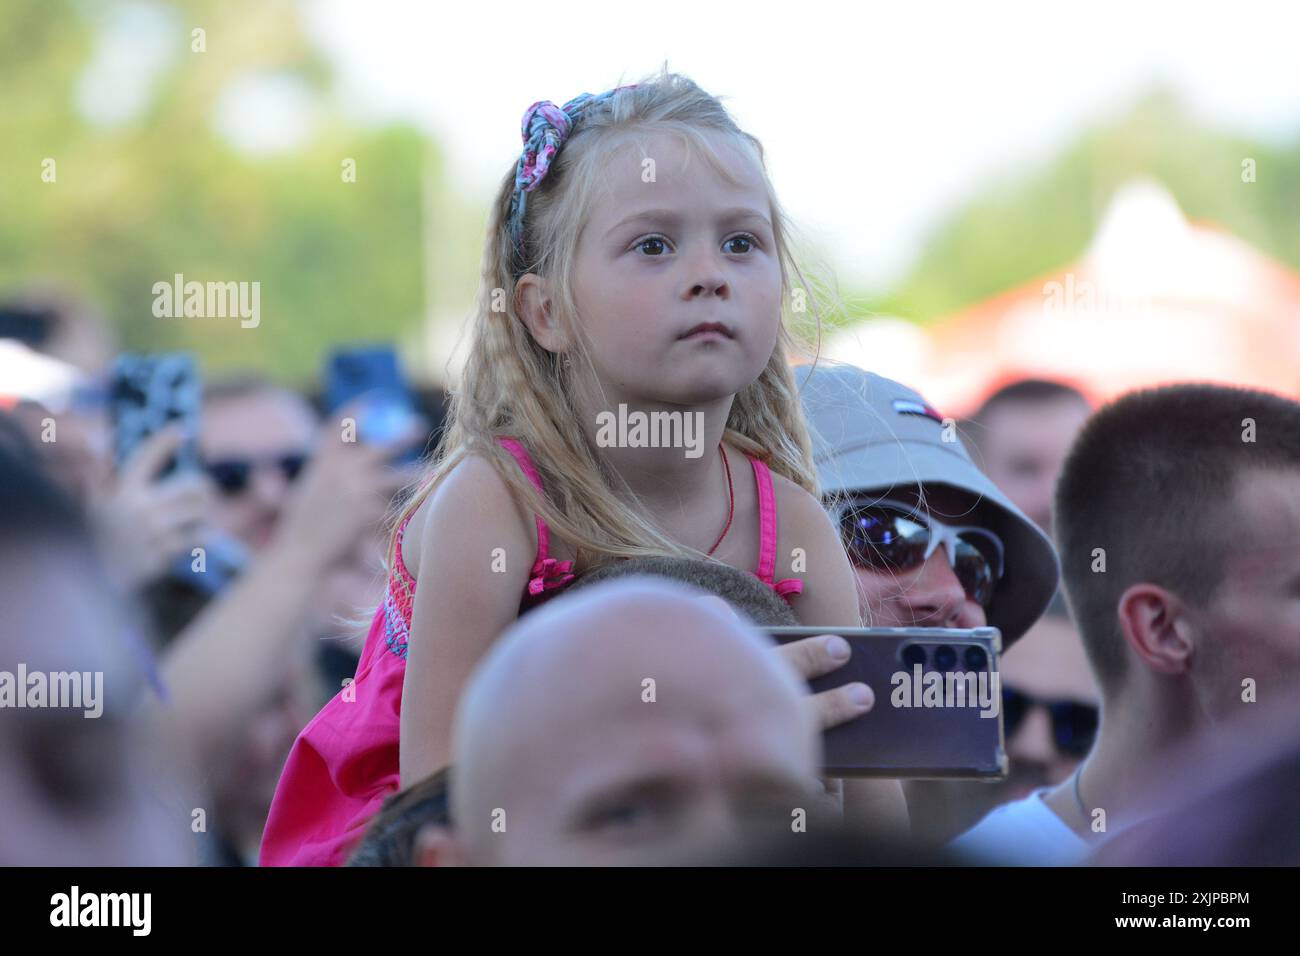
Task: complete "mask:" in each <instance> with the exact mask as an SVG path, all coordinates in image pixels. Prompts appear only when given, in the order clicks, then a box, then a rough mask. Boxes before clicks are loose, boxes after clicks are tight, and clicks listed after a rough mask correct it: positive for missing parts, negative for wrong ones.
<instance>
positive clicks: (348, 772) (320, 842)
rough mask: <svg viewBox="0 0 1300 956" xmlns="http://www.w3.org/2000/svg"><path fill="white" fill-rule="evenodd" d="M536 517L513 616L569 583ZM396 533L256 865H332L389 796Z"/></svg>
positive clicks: (524, 457)
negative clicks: (376, 597) (361, 628)
mask: <svg viewBox="0 0 1300 956" xmlns="http://www.w3.org/2000/svg"><path fill="white" fill-rule="evenodd" d="M498 441H499V442H500V443H501V444H502V446H503V447H505V448H506V449H507V450H509V451H510V452H511V454H513V455H514V457H515V459H516V460H517V461H518V462H519V465H520V467H521V468H522V469H523V470H524V472H525V474H527V475H528V478H529V479H530V480H531V481H532V482H533V484H534V485H536V486H537V488H538V489H539V490H543V491H544V489H543V488H542V480H541V476H540V475H539V474H538V472H537V469H536V467H535V466H534V465H533V462H532V459H531V458H529V457H528V453H527V451H525V450H524V447H523V445H521V444H520V443H519V442H518V441H516V440H515V439H513V438H500V439H498ZM750 461H751V462H752V464H753V466H754V481H755V483H756V485H757V488H758V506H759V527H760V539H759V540H760V545H759V562H758V568H757V570H755V571H754V572H752V573H753V574H754V575H755V576H756V577H757V578H758V579H759V580H761V581H762V582H763V583H764V584H766V585H768V587H770V588H772V589H773V590H774V591H776V593H777V594H779V595H781V597H783V598H784V599H785V600H786V601H787V602H789V601H790V599H791V598H792V597H793V596H794V595H796V594H798V593H799V592H800V591H801V590H803V582H802V581H801V580H799V579H798V578H788V579H786V580H784V581H776V582H774V581H773V580H772V576H773V573H774V571H775V568H776V536H777V513H776V495H775V493H774V490H773V487H772V474H771V471H770V469H768V467H767V465H765V464H764V463H763V462H761V461H759V460H758V459H756V458H753V457H750ZM535 517H536V516H535ZM408 520H409V519H408ZM536 521H537V557H536V560H535V561H534V562H533V567H532V570H531V575H530V578H529V581H528V587H527V589H526V591H525V593H524V594H523V596H522V598H521V600H520V612H521V613H522V612H524V611H526V610H528V609H530V608H532V607H533V606H535V605H537V604H540V603H542V602H544V601H546V600H549V599H550V598H551V597H554V596H555V594H557V593H559V592H560V591H561V590H562V589H563V588H564V587H565V585H567V584H568V583H569V582H570V581H571V580H573V573H572V572H573V562H572V561H562V562H560V561H556V560H555V559H554V558H552V557H550V556H549V553H548V552H549V549H550V534H549V531H548V529H547V527H546V523H545V522H543V521H542V519H541V518H540V517H536ZM405 531H406V522H403V523H402V525H401V526H400V527H399V528H398V529H397V534H396V539H397V548H396V553H395V558H394V561H393V565H394V566H393V568H392V569H391V571H390V573H389V577H388V588H387V590H386V592H385V594H384V600H383V603H382V604H380V606H379V607H378V608H377V609H376V610H375V617H374V620H373V621H372V622H371V624H370V630H369V632H368V633H367V634H366V643H365V646H364V648H363V649H362V652H361V660H360V661H359V662H358V664H357V671H356V676H355V677H354V678H353V681H352V683H351V684H349V685H348V686H347V687H344V688H343V689H342V690H340V691H339V693H338V694H337V695H335V697H334V698H333V699H332V700H331V701H330V702H329V703H327V704H326V705H325V706H324V707H323V708H322V709H321V711H320V713H319V714H317V715H316V716H315V717H314V718H313V719H312V721H311V722H310V723H309V724H307V726H306V727H305V728H303V730H302V732H301V733H299V734H298V738H297V739H296V740H295V741H294V744H293V748H292V749H291V750H290V752H289V757H288V759H287V760H286V761H285V765H284V770H283V771H282V772H281V774H280V782H279V784H278V785H277V786H276V790H275V797H274V799H273V800H272V801H271V810H270V814H269V815H268V817H267V821H266V828H265V830H264V831H263V834H262V847H261V853H260V857H259V863H260V865H262V866H341V865H342V864H343V863H345V862H346V860H347V858H348V856H349V855H350V854H351V852H352V850H353V849H354V848H355V846H356V844H357V843H358V842H359V841H360V840H361V838H362V836H364V834H365V830H366V827H367V826H368V825H369V823H370V821H371V819H372V818H373V817H374V815H375V814H376V813H378V812H379V809H380V807H381V806H382V805H383V803H384V801H385V800H386V799H387V798H388V797H390V796H392V795H393V794H394V793H396V792H397V790H398V784H399V773H398V750H397V748H398V739H399V735H400V717H401V703H402V679H403V677H404V675H405V673H406V649H407V639H408V638H409V636H410V631H411V609H412V605H413V603H414V601H415V579H414V578H412V577H411V574H410V572H409V571H408V570H407V568H406V565H405V564H404V563H403V562H402V535H403V533H404V532H405Z"/></svg>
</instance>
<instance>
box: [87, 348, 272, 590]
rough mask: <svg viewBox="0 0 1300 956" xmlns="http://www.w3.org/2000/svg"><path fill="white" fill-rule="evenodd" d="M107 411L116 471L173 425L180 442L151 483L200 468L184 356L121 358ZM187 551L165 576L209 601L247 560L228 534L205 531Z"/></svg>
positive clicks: (188, 363) (195, 406)
mask: <svg viewBox="0 0 1300 956" xmlns="http://www.w3.org/2000/svg"><path fill="white" fill-rule="evenodd" d="M107 401H108V409H109V416H110V418H111V420H112V424H113V459H114V462H115V463H116V465H117V467H118V468H121V467H122V465H123V464H124V463H125V462H126V461H127V460H128V459H130V457H131V456H132V455H134V454H135V452H136V450H137V449H138V448H139V447H140V445H141V444H142V443H143V442H144V441H146V440H147V439H148V438H149V437H150V436H152V435H154V434H156V433H157V432H158V431H159V430H161V429H162V428H163V427H164V426H165V425H168V424H170V423H171V422H179V423H180V426H181V433H182V436H183V437H182V440H181V444H180V447H178V448H177V450H176V453H175V454H174V455H172V457H171V458H170V459H169V460H168V461H167V462H166V463H165V464H164V465H163V467H162V469H161V470H160V471H159V472H158V474H157V476H156V480H162V479H164V478H167V477H168V476H170V475H174V474H176V473H178V472H181V471H191V470H192V471H198V470H200V469H201V468H202V467H203V460H202V456H201V454H200V452H199V413H200V409H201V408H202V404H203V386H202V379H201V377H200V375H199V369H198V365H197V363H196V362H195V360H194V356H193V355H191V354H189V353H187V352H164V353H161V354H158V355H138V354H132V353H124V354H122V355H119V356H118V358H117V361H116V362H114V364H113V370H112V373H111V375H110V379H109V384H108V396H107ZM194 546H195V547H199V548H201V549H202V552H203V560H202V561H201V562H199V561H197V560H196V559H195V555H194V552H193V550H192V549H186V550H185V551H183V552H181V553H180V554H178V555H177V556H176V558H175V560H174V561H173V563H172V566H171V567H170V568H169V569H168V572H167V577H168V578H169V579H170V580H172V581H176V582H180V583H181V584H183V585H185V586H187V587H189V588H192V589H194V590H196V591H198V592H199V593H200V594H203V595H206V596H209V597H210V596H212V595H214V594H217V593H219V592H220V591H221V590H222V589H224V588H225V587H226V586H227V585H228V584H229V583H230V582H231V581H233V580H234V579H235V577H237V576H238V574H239V572H240V571H241V570H242V569H243V567H244V565H245V564H246V563H247V561H248V555H247V553H246V551H245V549H244V547H243V546H242V545H241V544H240V543H239V542H238V541H236V540H235V539H234V538H232V537H230V536H229V535H226V534H222V533H221V532H218V531H216V530H214V529H207V530H205V531H204V533H203V537H202V539H201V540H197V541H195V542H194Z"/></svg>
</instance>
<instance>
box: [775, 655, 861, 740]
mask: <svg viewBox="0 0 1300 956" xmlns="http://www.w3.org/2000/svg"><path fill="white" fill-rule="evenodd" d="M776 652H777V653H778V654H780V655H781V656H782V657H784V658H785V659H786V661H787V662H788V663H789V664H790V666H791V667H793V668H794V669H795V671H796V672H797V673H798V674H799V676H800V677H802V678H803V679H804V680H811V679H812V678H814V677H822V676H823V675H825V674H829V673H831V672H832V671H834V670H837V669H838V668H840V667H842V666H843V665H845V664H847V663H848V660H849V657H850V655H851V654H852V649H851V648H850V647H849V642H848V641H846V640H845V639H844V638H842V637H840V636H839V635H838V634H819V635H817V636H816V637H805V638H801V639H800V640H797V641H791V642H790V643H789V644H782V645H781V646H780V647H778V648H777V649H776ZM809 702H810V705H811V706H812V707H813V708H814V709H815V710H816V712H817V722H818V723H819V724H820V725H821V728H822V729H823V730H826V729H827V728H830V727H835V726H837V725H839V724H842V723H845V722H846V721H850V720H852V719H853V718H854V717H860V716H862V715H863V714H865V713H866V712H867V711H869V710H870V709H871V708H872V706H873V705H874V704H875V702H876V695H875V694H874V693H873V692H872V690H871V688H870V687H868V686H867V685H866V684H863V683H862V682H860V681H855V682H853V683H850V684H842V685H841V686H839V687H833V688H831V689H830V690H824V691H822V692H821V693H820V694H813V695H812V696H811V697H809Z"/></svg>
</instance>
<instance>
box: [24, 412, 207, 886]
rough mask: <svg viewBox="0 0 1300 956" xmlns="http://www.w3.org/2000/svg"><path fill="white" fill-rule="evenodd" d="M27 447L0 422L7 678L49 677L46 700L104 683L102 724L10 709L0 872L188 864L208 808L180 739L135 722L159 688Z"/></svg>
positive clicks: (71, 510)
mask: <svg viewBox="0 0 1300 956" xmlns="http://www.w3.org/2000/svg"><path fill="white" fill-rule="evenodd" d="M22 441H23V439H22V437H21V435H20V434H19V433H18V432H17V430H16V429H15V428H13V426H12V423H11V422H7V421H3V420H0V607H3V608H4V613H3V615H0V672H3V673H4V677H2V678H0V680H4V681H6V682H13V681H16V680H17V675H18V674H19V673H20V668H22V669H24V670H25V671H26V672H27V674H28V675H31V674H33V673H37V672H39V673H41V674H44V675H50V676H49V677H48V678H47V680H48V681H49V687H50V689H51V692H52V689H53V676H52V675H54V674H57V673H59V672H63V673H72V672H76V673H78V674H81V675H82V678H83V680H85V681H86V684H85V691H83V695H84V694H85V693H88V692H89V691H90V683H91V681H90V678H91V676H92V675H97V681H96V682H97V683H98V691H97V693H98V695H99V699H98V700H97V701H96V704H95V708H94V709H95V710H98V711H99V713H98V715H97V716H90V713H91V711H90V710H88V709H87V708H78V707H68V706H62V707H60V706H52V705H53V704H54V703H55V701H54V700H53V699H52V698H49V697H47V698H46V700H45V704H46V706H39V707H31V706H26V707H22V708H19V707H16V706H15V700H13V699H8V700H6V701H5V706H4V707H3V709H0V808H3V809H2V810H0V865H4V866H127V865H134V866H141V865H144V866H152V865H171V866H176V865H183V864H185V863H187V862H191V861H192V860H193V854H192V853H191V852H190V848H189V839H190V832H191V831H190V826H191V808H192V807H194V806H196V805H200V806H201V805H203V804H204V803H206V801H205V800H203V798H202V797H201V796H199V795H198V794H197V791H195V790H194V789H193V781H192V780H190V779H188V778H186V777H185V775H184V773H183V770H182V767H183V763H182V762H178V761H176V760H174V759H169V757H168V755H171V756H173V757H174V756H176V755H177V754H176V753H175V751H174V749H173V748H172V746H171V744H173V743H174V741H171V740H169V739H168V738H167V737H166V735H165V734H164V733H162V732H161V731H162V728H160V727H158V726H153V727H150V726H148V725H147V724H146V723H145V722H144V721H143V719H142V717H141V715H140V713H139V707H138V705H139V702H140V698H141V697H142V696H144V695H152V694H154V693H155V690H153V689H151V688H150V687H149V683H148V676H149V673H150V662H149V658H148V652H147V649H146V647H145V645H144V642H143V640H142V637H141V635H140V634H139V633H138V621H136V620H135V619H134V618H133V616H132V614H131V613H130V611H129V609H128V608H126V607H125V606H124V605H123V604H122V602H121V600H120V597H119V596H118V594H117V593H116V592H115V591H114V589H113V587H112V586H111V585H110V583H109V580H108V578H107V576H106V575H105V574H104V571H103V566H102V564H101V563H100V558H99V556H98V554H97V553H96V551H95V548H94V546H93V543H92V540H91V535H90V529H89V526H88V525H87V524H86V522H85V519H84V517H83V516H82V515H81V514H80V511H79V509H78V507H77V505H76V503H75V502H74V501H73V500H72V499H71V498H70V497H69V496H67V495H66V494H65V493H64V492H63V491H62V490H60V489H59V488H58V487H57V486H56V485H55V484H54V483H53V482H52V481H51V480H50V479H49V477H48V476H47V475H45V474H44V473H43V472H42V471H41V470H40V469H39V468H38V467H36V466H35V464H34V462H35V457H36V456H35V451H34V449H31V448H25V449H24V448H23V447H22ZM28 680H30V676H29V678H28ZM9 690H10V691H13V692H16V693H19V694H24V695H27V694H28V691H29V688H28V687H27V686H16V685H14V684H11V686H10V688H9ZM5 696H7V695H5ZM30 699H31V698H29V700H30ZM64 703H67V702H66V701H65V702H64ZM83 703H89V701H88V700H86V699H85V698H84V696H83Z"/></svg>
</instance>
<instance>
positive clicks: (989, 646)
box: [761, 627, 1007, 780]
mask: <svg viewBox="0 0 1300 956" xmlns="http://www.w3.org/2000/svg"><path fill="white" fill-rule="evenodd" d="M761 630H762V631H763V632H764V633H766V634H768V635H769V636H771V637H772V638H774V639H775V640H776V641H777V642H778V643H781V644H787V643H789V642H791V641H796V640H800V639H802V638H805V637H815V636H817V635H819V634H838V635H840V636H841V637H843V638H844V639H845V640H846V641H848V642H849V647H850V648H851V649H852V652H853V653H852V656H851V657H850V658H849V660H848V663H846V664H844V665H843V666H842V667H840V668H839V669H837V670H834V671H832V672H831V673H829V674H827V675H825V676H823V677H818V678H815V679H813V680H811V681H809V685H810V686H811V688H812V690H813V692H814V693H819V692H821V691H824V690H831V689H832V688H835V687H839V686H841V685H843V684H848V683H852V682H855V681H861V682H863V683H865V684H867V685H868V686H869V687H870V688H871V689H872V690H873V691H874V692H875V694H876V703H875V706H874V707H872V708H871V710H870V711H868V712H867V713H865V714H863V715H862V716H861V717H855V718H854V719H853V720H850V721H848V722H847V723H843V724H840V725H839V726H837V727H831V728H830V729H829V730H827V731H826V732H825V734H824V736H823V742H824V744H825V754H824V758H823V759H824V769H823V772H824V774H825V775H826V776H828V777H896V778H901V779H954V778H958V779H963V778H964V779H982V780H997V779H1001V778H1003V777H1005V776H1006V774H1007V755H1006V750H1005V748H1004V744H1003V737H1002V689H1001V683H1000V680H999V671H998V655H999V654H1000V653H1001V651H1002V635H1001V632H999V631H998V629H997V628H995V627H978V628H972V629H958V628H937V627H862V628H833V627H765V628H762V629H761Z"/></svg>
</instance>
